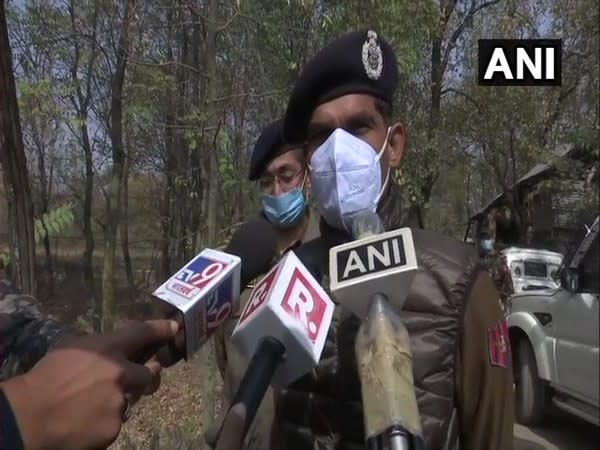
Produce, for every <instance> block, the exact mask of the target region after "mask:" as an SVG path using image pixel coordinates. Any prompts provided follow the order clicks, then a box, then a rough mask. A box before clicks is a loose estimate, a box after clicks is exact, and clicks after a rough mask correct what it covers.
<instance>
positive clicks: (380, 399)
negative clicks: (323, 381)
mask: <svg viewBox="0 0 600 450" xmlns="http://www.w3.org/2000/svg"><path fill="white" fill-rule="evenodd" d="M382 231H383V226H382V225H381V222H380V220H379V217H378V216H377V215H376V214H374V213H371V212H364V213H363V214H359V215H357V216H356V218H355V220H354V226H353V233H354V235H355V238H357V240H356V241H353V242H350V243H347V244H342V245H339V246H337V247H333V248H332V249H331V250H330V259H329V263H330V268H329V270H330V274H331V294H332V296H333V297H334V298H335V299H336V300H338V301H339V302H340V303H342V304H343V305H344V307H346V308H348V309H349V310H350V311H352V312H353V313H354V314H356V315H357V316H358V317H359V318H361V319H362V323H361V326H360V328H359V330H358V333H357V336H356V341H355V347H354V350H355V355H356V361H357V364H358V372H359V377H360V384H361V394H362V404H363V413H364V426H365V441H366V445H367V448H368V449H369V450H383V449H390V450H417V449H420V448H422V446H423V441H422V432H421V421H420V416H419V410H418V407H417V401H416V396H415V391H414V383H413V369H412V353H411V349H410V339H409V335H408V331H407V330H406V327H405V326H404V324H403V323H402V320H401V318H400V315H399V314H400V311H401V309H402V306H403V305H404V302H405V300H406V297H407V295H408V292H409V289H410V285H411V283H412V280H413V278H414V275H415V273H416V271H417V260H416V255H415V250H414V245H413V241H412V233H411V231H410V229H408V228H403V229H399V230H394V231H390V232H387V233H382Z"/></svg>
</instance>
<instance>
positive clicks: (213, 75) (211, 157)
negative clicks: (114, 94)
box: [202, 0, 219, 426]
mask: <svg viewBox="0 0 600 450" xmlns="http://www.w3.org/2000/svg"><path fill="white" fill-rule="evenodd" d="M218 8H219V4H218V0H209V2H208V20H207V21H206V67H207V72H208V86H207V94H208V98H207V105H206V112H207V117H208V123H209V127H210V130H211V133H213V132H214V133H215V135H214V136H215V137H214V138H213V139H212V142H209V143H208V145H207V147H206V151H207V152H208V161H207V162H208V164H207V167H206V172H207V175H208V180H207V181H208V183H207V184H208V192H207V199H206V206H207V207H206V208H205V209H204V210H205V211H206V217H207V244H208V245H214V244H215V241H216V236H217V207H218V194H219V184H218V181H219V179H218V172H217V171H218V162H217V149H216V133H217V126H216V125H217V124H218V121H219V119H218V117H217V111H216V96H217V85H216V83H217V58H216V56H217V55H216V53H217V48H216V47H217V18H218ZM213 130H214V131H213ZM202 351H203V353H204V357H205V369H204V374H205V375H204V380H203V386H202V403H203V405H204V409H203V411H202V423H203V424H204V425H205V426H208V424H210V423H212V422H213V421H214V420H215V417H216V416H215V412H216V410H215V404H216V388H217V375H216V373H217V370H216V360H215V349H214V345H205V346H204V347H203V349H202Z"/></svg>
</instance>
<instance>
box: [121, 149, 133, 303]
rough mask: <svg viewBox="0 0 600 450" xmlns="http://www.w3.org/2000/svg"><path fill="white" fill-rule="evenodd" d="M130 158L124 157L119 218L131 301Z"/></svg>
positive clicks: (122, 250)
mask: <svg viewBox="0 0 600 450" xmlns="http://www.w3.org/2000/svg"><path fill="white" fill-rule="evenodd" d="M129 165H130V158H129V157H125V165H124V167H123V178H122V185H121V190H122V202H123V203H122V216H121V223H120V227H121V252H122V253H123V263H124V264H125V274H126V276H127V286H128V287H129V295H130V297H131V299H132V300H133V299H134V298H135V281H134V279H133V267H132V264H131V255H130V254H129V216H128V214H129V208H128V207H129V198H128V197H129V183H128V182H127V179H128V176H129Z"/></svg>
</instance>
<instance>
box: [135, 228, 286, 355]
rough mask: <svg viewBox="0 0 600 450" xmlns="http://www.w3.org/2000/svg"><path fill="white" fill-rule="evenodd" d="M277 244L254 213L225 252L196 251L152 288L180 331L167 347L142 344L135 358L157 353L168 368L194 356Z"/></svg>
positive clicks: (265, 264)
mask: <svg viewBox="0 0 600 450" xmlns="http://www.w3.org/2000/svg"><path fill="white" fill-rule="evenodd" d="M276 247H277V238H276V236H275V231H274V230H273V227H272V226H271V225H270V224H269V222H267V221H266V220H265V219H263V218H260V217H257V218H253V219H251V220H249V221H247V222H246V223H244V224H243V225H242V226H240V228H238V230H237V231H236V232H235V233H234V235H233V236H232V238H231V240H230V242H229V245H228V246H227V248H226V249H225V252H221V251H217V250H211V249H205V250H203V251H202V252H200V253H199V254H198V255H197V256H196V257H195V258H194V259H193V260H191V261H190V262H188V263H187V264H186V265H185V266H184V267H182V268H181V269H180V270H179V271H178V272H176V273H175V274H174V275H173V276H172V277H171V278H169V279H168V280H167V281H166V282H165V283H163V284H162V285H161V286H160V287H159V288H158V289H156V290H155V291H154V292H153V296H155V297H156V298H157V299H159V300H160V301H162V302H163V305H165V306H167V307H168V308H169V309H170V310H171V316H172V317H174V318H176V320H177V321H178V322H179V323H180V326H181V327H182V330H181V332H180V334H178V336H177V337H176V338H175V340H174V341H173V342H172V343H171V344H170V345H169V346H164V347H162V348H160V349H157V348H148V349H146V352H145V353H144V354H142V355H139V356H138V360H139V361H141V362H145V361H147V360H148V359H149V358H150V357H152V355H154V354H155V353H157V355H156V359H157V360H158V361H159V362H160V363H161V365H162V366H163V367H169V366H171V365H173V364H175V363H176V362H178V361H179V360H181V359H182V358H185V359H187V358H189V357H190V356H192V355H193V354H194V353H195V352H196V351H198V350H199V349H200V347H202V345H204V344H205V343H206V341H207V340H208V339H209V338H210V337H211V336H212V335H213V334H214V332H215V331H216V330H217V328H218V327H219V326H220V325H221V324H223V323H224V322H225V321H226V320H227V319H228V318H229V317H230V316H231V315H232V314H233V312H234V311H236V310H237V308H238V302H239V297H240V292H241V291H242V290H244V289H245V287H246V285H247V284H248V283H249V282H250V281H252V280H253V279H255V278H256V277H257V276H258V275H260V274H262V273H265V272H266V271H267V270H268V269H269V267H270V265H271V262H272V260H273V258H274V257H275V253H276Z"/></svg>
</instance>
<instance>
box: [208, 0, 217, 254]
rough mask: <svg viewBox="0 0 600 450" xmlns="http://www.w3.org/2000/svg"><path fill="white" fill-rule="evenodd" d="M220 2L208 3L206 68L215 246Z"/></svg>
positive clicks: (210, 230) (211, 220)
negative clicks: (210, 133) (211, 134)
mask: <svg viewBox="0 0 600 450" xmlns="http://www.w3.org/2000/svg"><path fill="white" fill-rule="evenodd" d="M218 9H219V2H218V0H210V1H209V2H208V20H207V24H206V68H207V72H208V86H207V94H208V98H207V101H208V103H207V110H206V112H207V117H208V120H209V124H210V130H211V131H213V130H214V131H213V132H214V138H213V139H212V140H211V142H209V143H208V146H207V148H206V151H207V152H208V165H207V172H208V173H207V175H208V192H207V195H208V199H207V209H206V222H207V223H206V226H207V237H206V240H207V242H206V244H207V245H215V244H216V242H215V241H216V237H217V225H218V224H217V219H218V216H217V208H218V204H219V163H218V159H217V148H216V144H217V127H218V124H219V117H218V116H217V108H216V99H217V32H218V30H217V19H218Z"/></svg>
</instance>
